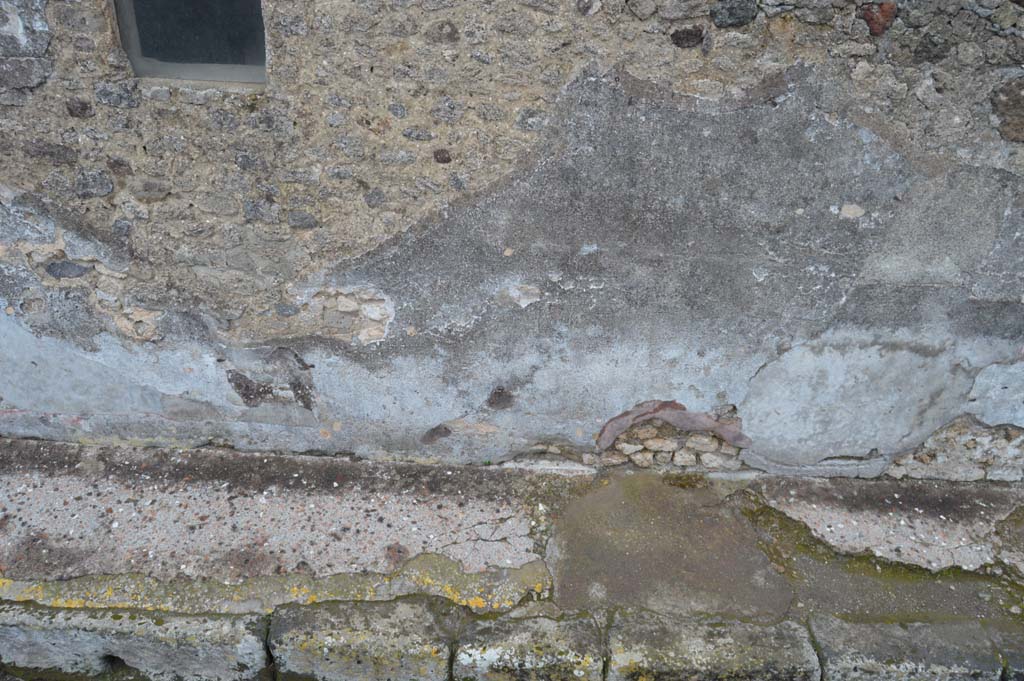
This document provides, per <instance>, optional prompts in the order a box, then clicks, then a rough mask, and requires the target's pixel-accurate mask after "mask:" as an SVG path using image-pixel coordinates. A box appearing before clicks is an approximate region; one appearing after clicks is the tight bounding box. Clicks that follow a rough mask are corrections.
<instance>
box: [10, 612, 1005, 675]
mask: <svg viewBox="0 0 1024 681" xmlns="http://www.w3.org/2000/svg"><path fill="white" fill-rule="evenodd" d="M5 671H6V672H8V673H10V674H14V676H15V677H16V678H26V679H36V678H51V677H53V678H57V677H59V678H70V679H90V678H104V679H109V678H128V677H130V678H145V679H153V680H154V681H163V680H165V679H166V680H168V681H170V680H171V679H182V680H198V679H209V680H213V681H221V680H225V681H227V680H233V681H234V680H237V681H246V680H250V679H251V680H257V679H267V678H275V679H280V680H289V679H293V680H296V679H302V680H309V679H318V680H321V681H385V680H387V681H441V680H445V679H446V680H448V681H519V680H521V679H529V680H531V681H532V680H552V681H629V680H635V679H645V678H648V679H649V678H654V679H658V678H683V679H691V678H692V679H701V680H712V679H723V680H724V679H771V680H772V681H818V680H819V679H821V680H822V681H861V680H866V679H882V680H887V679H893V680H900V681H918V680H920V681H924V680H925V679H942V680H943V681H961V680H963V681H966V680H967V679H991V680H992V681H997V680H1000V679H1024V624H1022V623H1021V622H1017V621H998V622H994V621H984V622H978V621H974V620H963V621H956V622H935V623H923V622H906V623H890V622H886V623H877V622H850V621H844V620H840V619H838V618H835V617H825V616H820V617H813V618H812V619H811V622H810V624H809V627H808V626H805V625H804V624H801V623H798V622H794V621H783V622H780V623H777V624H771V625H756V624H749V623H742V622H736V621H728V622H711V621H698V620H693V619H680V618H670V617H665V616H661V615H656V614H653V613H651V612H648V611H617V612H615V613H612V616H611V620H610V624H606V623H605V621H604V619H603V615H602V616H601V617H597V616H591V615H578V616H569V615H561V616H559V615H557V611H549V610H546V609H544V608H533V609H531V608H521V609H519V610H517V611H513V612H512V613H508V614H504V615H500V616H493V617H491V616H477V615H473V614H472V613H470V611H469V610H468V609H467V608H463V607H458V606H456V605H454V604H452V603H451V602H450V601H447V600H446V599H443V598H437V597H429V596H413V597H403V598H400V599H395V600H392V601H377V602H364V601H352V602H349V601H336V602H329V603H316V604H311V605H287V606H282V607H280V608H278V609H277V610H276V611H275V612H274V613H273V614H272V615H271V616H270V624H269V627H268V626H267V623H266V619H265V618H261V617H259V616H255V615H253V616H231V615H211V616H182V615H174V614H160V613H142V612H137V611H128V610H86V609H61V608H49V607H45V606H38V605H21V604H10V603H0V679H6V678H8V677H7V676H4V674H3V672H5Z"/></svg>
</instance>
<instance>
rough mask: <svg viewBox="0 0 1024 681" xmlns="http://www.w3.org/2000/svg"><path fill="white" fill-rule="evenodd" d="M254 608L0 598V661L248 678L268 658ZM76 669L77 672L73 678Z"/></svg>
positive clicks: (44, 668)
mask: <svg viewBox="0 0 1024 681" xmlns="http://www.w3.org/2000/svg"><path fill="white" fill-rule="evenodd" d="M265 629H266V621H265V620H264V619H263V618H262V617H259V616H252V615H250V616H224V615H210V616H182V615H175V614H169V613H161V614H152V613H142V612H135V611H128V610H63V609H55V608H43V607H39V606H34V605H33V606H23V605H14V604H10V603H0V663H2V664H5V665H9V666H11V667H14V668H18V669H20V670H22V672H23V673H25V674H28V675H30V676H31V675H33V674H40V675H44V674H55V673H57V674H69V675H71V674H77V675H81V676H86V677H102V676H103V675H104V674H109V673H110V672H112V671H123V670H122V669H121V665H127V666H128V667H129V668H131V669H132V670H135V671H137V672H141V673H142V674H144V675H145V678H147V679H152V680H153V681H177V680H180V681H254V680H255V679H257V678H260V672H262V671H263V670H264V668H265V667H266V666H267V665H268V664H269V663H270V660H269V659H268V658H267V655H266V652H265V650H264V639H265V637H266V631H265ZM81 676H79V678H81Z"/></svg>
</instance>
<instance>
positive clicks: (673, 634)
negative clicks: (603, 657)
mask: <svg viewBox="0 0 1024 681" xmlns="http://www.w3.org/2000/svg"><path fill="white" fill-rule="evenodd" d="M608 648H609V654H610V659H609V663H608V677H607V678H608V679H609V681H628V680H631V679H639V678H656V679H657V678H679V679H778V680H779V681H814V680H816V679H819V678H821V672H820V669H819V667H818V658H817V656H816V655H815V651H814V648H813V646H812V645H811V639H810V637H809V636H808V633H807V630H806V629H805V628H804V627H802V626H800V625H798V624H795V623H793V622H783V623H781V624H777V625H766V626H757V625H751V624H740V623H737V622H728V623H720V624H704V623H698V622H697V621H685V620H684V621H679V620H672V619H667V618H663V617H660V616H655V615H652V614H650V613H642V612H637V613H622V614H619V615H617V616H616V618H615V620H614V621H613V623H612V626H611V632H610V635H609V643H608Z"/></svg>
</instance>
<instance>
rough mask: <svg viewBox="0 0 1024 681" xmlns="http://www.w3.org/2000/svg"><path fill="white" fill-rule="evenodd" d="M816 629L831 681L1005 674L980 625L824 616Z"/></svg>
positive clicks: (946, 680)
mask: <svg viewBox="0 0 1024 681" xmlns="http://www.w3.org/2000/svg"><path fill="white" fill-rule="evenodd" d="M811 631H812V632H813V634H814V640H815V641H816V642H817V644H818V646H819V649H820V650H821V655H822V659H823V665H824V669H823V672H824V673H823V676H822V678H823V679H824V680H825V681H861V680H862V679H864V680H866V679H893V680H894V681H925V680H926V679H927V680H929V681H931V680H937V681H967V679H989V680H991V681H996V680H998V679H1000V678H1001V674H1002V670H1003V665H1002V663H1001V661H1000V659H999V656H998V654H997V652H996V649H995V647H994V646H993V645H992V642H991V640H990V639H989V638H988V636H987V635H986V634H985V631H984V630H983V629H982V627H981V626H980V625H979V624H978V623H977V622H971V621H966V622H951V623H934V622H932V623H923V622H911V623H905V624H875V623H850V622H844V621H842V620H840V619H837V618H830V617H818V618H814V619H812V620H811Z"/></svg>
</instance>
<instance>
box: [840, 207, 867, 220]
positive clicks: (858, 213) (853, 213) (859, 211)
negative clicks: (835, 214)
mask: <svg viewBox="0 0 1024 681" xmlns="http://www.w3.org/2000/svg"><path fill="white" fill-rule="evenodd" d="M866 212H867V211H865V210H864V209H863V208H862V207H860V206H858V205H857V204H856V203H844V204H843V207H842V208H840V209H839V214H840V215H842V216H843V217H844V218H847V219H848V220H856V219H857V218H861V217H864V213H866Z"/></svg>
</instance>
